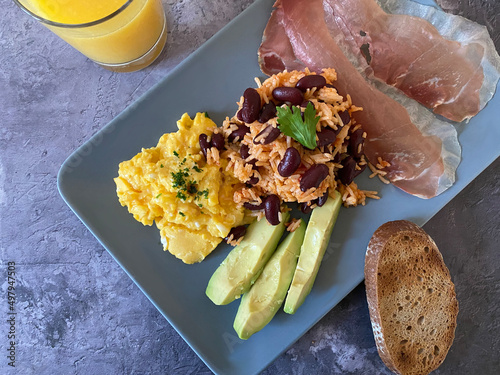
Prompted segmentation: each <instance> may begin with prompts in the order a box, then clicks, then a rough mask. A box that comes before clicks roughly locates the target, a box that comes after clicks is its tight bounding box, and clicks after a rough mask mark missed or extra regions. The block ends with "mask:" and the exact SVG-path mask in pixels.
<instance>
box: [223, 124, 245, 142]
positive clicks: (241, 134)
mask: <svg viewBox="0 0 500 375" xmlns="http://www.w3.org/2000/svg"><path fill="white" fill-rule="evenodd" d="M237 126H238V129H236V130H234V131H233V132H232V133H231V134H229V136H228V137H227V139H228V140H229V142H235V140H236V137H238V140H239V141H240V142H241V140H242V139H243V137H245V134H247V133H250V128H249V127H248V126H246V125H237Z"/></svg>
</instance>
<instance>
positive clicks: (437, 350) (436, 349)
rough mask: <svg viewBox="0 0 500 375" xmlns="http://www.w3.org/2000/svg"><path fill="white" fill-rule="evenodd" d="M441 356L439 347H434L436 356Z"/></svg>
mask: <svg viewBox="0 0 500 375" xmlns="http://www.w3.org/2000/svg"><path fill="white" fill-rule="evenodd" d="M438 355H439V346H437V345H434V356H436V357H437V356H438Z"/></svg>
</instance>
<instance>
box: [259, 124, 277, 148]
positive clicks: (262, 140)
mask: <svg viewBox="0 0 500 375" xmlns="http://www.w3.org/2000/svg"><path fill="white" fill-rule="evenodd" d="M280 134H281V131H280V130H279V129H278V128H275V127H274V126H272V125H268V126H266V128H265V129H264V130H262V131H261V132H260V133H259V134H257V135H256V136H255V138H254V139H253V143H254V144H262V145H267V144H269V143H271V142H272V141H274V140H275V139H276V138H278V137H279V136H280ZM256 139H258V141H256Z"/></svg>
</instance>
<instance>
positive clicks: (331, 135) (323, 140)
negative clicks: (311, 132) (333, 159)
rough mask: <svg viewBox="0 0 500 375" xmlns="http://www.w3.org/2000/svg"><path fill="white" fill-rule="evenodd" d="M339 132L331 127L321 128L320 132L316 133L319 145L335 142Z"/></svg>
mask: <svg viewBox="0 0 500 375" xmlns="http://www.w3.org/2000/svg"><path fill="white" fill-rule="evenodd" d="M337 133H338V132H336V131H335V130H333V129H331V128H324V129H321V131H320V132H317V133H316V135H317V136H318V142H317V143H318V147H323V146H328V145H331V144H332V143H333V142H335V139H337Z"/></svg>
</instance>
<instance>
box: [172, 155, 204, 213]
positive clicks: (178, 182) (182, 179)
mask: <svg viewBox="0 0 500 375" xmlns="http://www.w3.org/2000/svg"><path fill="white" fill-rule="evenodd" d="M175 154H176V151H174V155H175ZM177 155H178V154H177ZM177 155H176V156H177ZM186 161H187V158H184V160H182V162H180V163H179V165H180V166H181V167H182V166H183V164H184V163H185V162H186ZM191 169H193V170H195V171H196V172H198V173H199V172H202V171H203V170H202V169H201V168H199V167H198V165H197V164H195V165H194V166H193V167H192V168H191ZM190 171H191V170H190V169H189V168H187V167H182V168H179V170H178V171H177V172H170V175H171V176H172V188H174V189H176V190H177V195H176V197H177V198H179V199H181V200H183V201H185V200H186V199H187V198H188V197H189V196H191V197H192V198H194V200H198V199H201V198H202V197H203V198H205V199H207V198H208V190H207V189H205V190H203V191H199V190H198V185H197V182H196V181H195V180H191V179H190V173H189V172H190ZM199 206H200V207H201V205H199Z"/></svg>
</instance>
